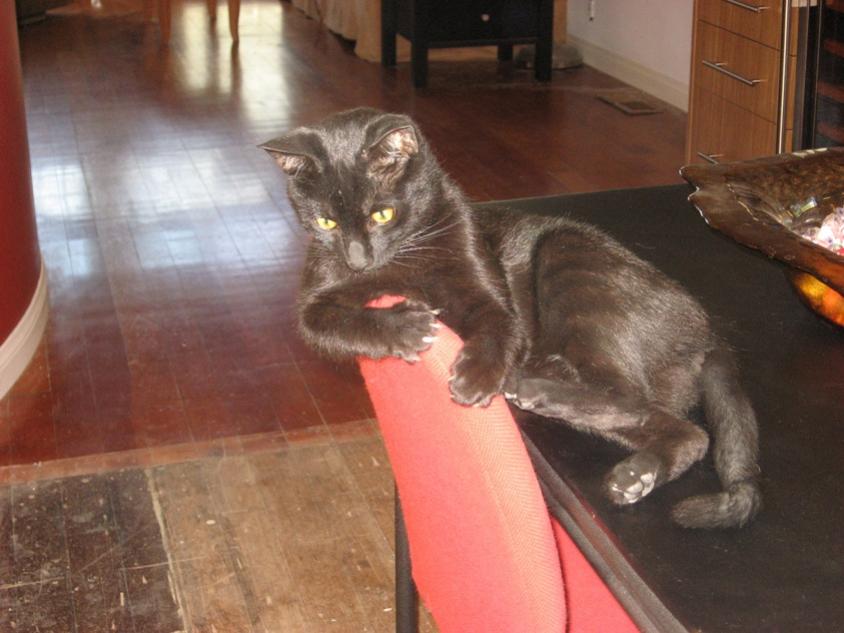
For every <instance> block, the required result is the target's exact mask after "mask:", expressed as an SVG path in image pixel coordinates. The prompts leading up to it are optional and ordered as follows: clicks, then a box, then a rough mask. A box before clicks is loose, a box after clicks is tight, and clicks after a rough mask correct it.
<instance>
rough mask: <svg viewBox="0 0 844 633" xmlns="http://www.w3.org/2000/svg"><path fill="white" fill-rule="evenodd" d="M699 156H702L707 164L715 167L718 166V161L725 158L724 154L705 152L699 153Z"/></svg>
mask: <svg viewBox="0 0 844 633" xmlns="http://www.w3.org/2000/svg"><path fill="white" fill-rule="evenodd" d="M697 155H698V156H700V157H701V158H702V159H703V160H705V161H706V162H707V163H712V164H713V165H717V164H718V161H717V160H716V159H718V158H721V157H722V156H723V154H704V153H703V152H697Z"/></svg>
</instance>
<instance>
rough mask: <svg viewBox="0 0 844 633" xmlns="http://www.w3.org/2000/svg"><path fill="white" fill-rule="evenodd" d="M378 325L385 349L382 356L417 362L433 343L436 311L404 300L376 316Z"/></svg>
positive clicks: (435, 330) (412, 301) (435, 328)
mask: <svg viewBox="0 0 844 633" xmlns="http://www.w3.org/2000/svg"><path fill="white" fill-rule="evenodd" d="M380 316H381V317H382V321H383V322H382V324H381V328H380V331H379V333H378V336H379V339H380V342H381V343H382V344H383V345H384V347H385V350H384V351H385V353H384V355H385V356H398V357H399V358H402V359H404V360H406V361H408V362H411V363H412V362H416V361H418V360H419V353H420V352H423V351H425V350H426V349H428V348H429V347H431V345H432V344H433V342H434V341H435V340H436V332H437V329H439V327H440V325H439V324H438V323H437V315H436V311H434V310H431V308H429V307H428V306H427V305H426V304H424V303H422V302H421V301H414V300H411V299H408V300H406V301H402V302H401V303H399V304H396V305H395V306H393V307H392V308H387V309H384V310H383V312H381V313H380Z"/></svg>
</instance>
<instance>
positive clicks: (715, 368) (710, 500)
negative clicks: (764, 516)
mask: <svg viewBox="0 0 844 633" xmlns="http://www.w3.org/2000/svg"><path fill="white" fill-rule="evenodd" d="M701 381H702V391H703V405H704V410H705V412H706V421H707V423H708V425H709V427H710V429H711V430H712V435H713V438H714V459H715V470H716V471H717V472H718V477H719V478H720V479H721V485H722V486H723V488H724V491H723V492H720V493H717V494H711V495H702V496H698V497H691V498H689V499H686V500H685V501H682V502H681V503H679V504H677V505H676V506H675V507H674V509H673V511H672V517H673V519H674V520H675V521H676V522H677V523H679V524H680V525H682V526H683V527H688V528H729V527H741V526H743V525H744V524H746V523H747V522H748V521H750V520H751V519H752V518H753V517H754V516H755V515H756V513H757V512H758V511H759V509H760V508H761V507H762V495H761V493H760V491H759V484H758V482H757V478H758V476H759V465H758V461H757V460H758V453H759V448H758V447H759V431H758V428H757V426H756V416H755V414H754V413H753V407H751V405H750V401H749V400H748V399H747V396H746V395H745V394H744V392H743V391H742V389H741V386H740V385H739V378H738V370H737V367H736V363H735V359H734V358H733V354H732V352H731V351H730V350H729V349H728V348H727V347H726V346H724V345H719V346H718V347H717V348H716V349H714V350H713V351H712V352H710V353H709V354H708V355H707V357H706V360H705V361H704V364H703V371H702V375H701Z"/></svg>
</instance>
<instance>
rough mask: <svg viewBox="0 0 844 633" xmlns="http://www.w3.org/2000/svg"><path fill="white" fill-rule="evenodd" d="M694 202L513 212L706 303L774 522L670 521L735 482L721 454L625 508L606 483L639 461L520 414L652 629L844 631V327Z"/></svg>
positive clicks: (583, 539) (680, 199) (592, 197)
mask: <svg viewBox="0 0 844 633" xmlns="http://www.w3.org/2000/svg"><path fill="white" fill-rule="evenodd" d="M689 193H691V189H690V188H689V187H687V186H685V185H678V186H670V187H658V188H647V189H632V190H619V191H607V192H599V193H593V194H583V195H571V196H557V197H550V198H536V199H526V200H516V201H508V202H507V203H505V204H507V206H510V207H514V208H518V209H520V210H523V211H525V212H531V213H537V214H554V215H557V214H559V213H560V212H564V213H567V214H569V215H571V216H572V217H576V218H580V219H584V220H587V221H589V222H592V223H593V224H596V225H598V226H601V227H603V228H604V229H605V230H607V231H608V232H609V233H610V234H612V235H614V236H615V237H616V238H618V239H619V240H620V241H621V242H623V243H624V244H626V245H627V246H628V247H629V248H631V249H632V250H633V251H635V252H636V253H637V254H639V255H640V256H641V257H643V258H645V259H647V260H649V261H651V262H653V263H654V264H656V265H657V266H658V267H659V268H661V269H662V270H663V271H665V272H666V273H667V274H669V275H670V276H672V277H674V278H675V279H677V280H678V281H680V282H681V283H683V284H684V285H685V286H686V287H687V288H688V289H689V290H690V291H691V292H692V294H693V295H695V296H696V297H697V298H698V299H699V300H700V301H701V303H702V304H703V305H704V306H705V307H706V309H707V310H708V311H709V313H710V315H711V316H712V318H713V321H714V323H715V327H716V329H717V330H718V331H719V333H720V334H721V335H722V336H724V337H725V338H726V339H727V340H728V341H729V342H730V344H731V345H732V346H733V347H734V348H735V349H736V351H737V353H738V356H739V360H740V363H741V367H742V377H743V382H744V385H745V388H746V390H747V392H748V395H749V396H750V398H751V400H752V401H753V404H754V407H755V409H756V413H757V417H758V419H759V425H760V434H761V466H762V480H761V483H762V488H763V495H764V501H765V506H764V508H763V510H762V513H761V514H760V515H759V516H758V517H757V519H756V520H755V521H754V522H753V523H751V524H750V525H749V526H747V527H745V528H743V529H741V530H729V531H714V532H708V531H695V530H684V529H682V528H679V527H676V526H674V525H673V524H672V523H671V522H670V519H669V510H670V508H671V507H672V506H673V505H674V504H675V503H676V502H677V501H679V500H680V499H683V498H685V497H688V496H691V495H693V494H700V493H702V492H707V491H715V490H717V489H718V488H719V485H718V480H717V477H716V475H715V471H714V468H713V465H712V462H711V459H709V458H708V459H707V460H704V462H702V463H700V464H698V465H696V466H695V467H693V468H692V469H691V471H689V472H688V473H686V474H685V475H684V476H683V477H681V478H680V479H679V480H678V481H676V482H673V483H671V484H668V485H667V486H665V487H664V488H661V489H659V490H657V491H655V492H654V493H652V494H651V495H650V496H649V497H647V498H646V499H644V500H643V501H642V502H640V503H638V504H635V505H634V506H629V507H624V508H618V507H616V506H613V505H612V504H611V503H609V502H608V501H607V500H606V498H605V497H604V496H603V494H602V492H601V481H602V478H603V476H604V474H605V473H606V472H607V471H608V470H609V469H610V467H611V466H612V465H614V464H615V463H616V462H617V461H618V460H620V459H621V458H622V456H623V455H624V453H623V452H622V451H621V450H620V449H617V448H615V447H613V446H611V445H609V444H607V443H605V442H603V441H601V440H598V439H595V438H592V437H589V436H585V435H582V434H579V433H577V432H575V431H572V430H571V429H568V428H567V427H565V426H564V425H562V424H560V423H557V422H554V421H552V420H548V419H544V418H541V417H538V416H533V415H530V414H527V413H524V412H519V413H518V414H517V417H518V420H519V423H520V425H521V427H522V430H523V432H524V434H525V437H526V442H527V444H528V449H529V452H530V453H531V457H532V459H533V460H534V465H535V467H536V470H537V473H538V474H539V477H540V481H541V484H542V486H543V490H544V492H545V495H546V499H547V501H548V504H549V506H550V507H551V509H552V511H553V512H554V514H555V515H556V516H557V518H558V519H559V520H560V521H561V522H562V523H563V524H564V525H565V526H566V528H567V529H568V530H569V532H570V533H571V535H572V537H573V538H574V540H575V541H576V542H577V543H578V545H579V546H580V547H581V549H582V550H583V552H584V553H585V554H586V556H587V558H589V560H590V561H591V562H592V564H593V565H594V566H595V568H596V569H597V570H598V572H599V573H600V574H601V576H602V577H603V578H604V580H605V582H606V583H607V584H608V586H609V587H610V588H611V589H612V590H613V591H614V593H615V594H616V596H617V597H618V599H619V600H620V602H621V603H622V604H623V605H624V606H625V607H626V608H627V610H628V611H629V612H630V614H631V616H632V617H633V619H634V620H635V621H636V623H637V624H638V625H639V627H640V628H641V629H642V630H643V631H705V632H717V633H720V632H722V631H746V632H748V633H751V632H752V633H760V632H767V631H782V632H783V633H795V632H799V631H812V632H826V631H830V632H831V631H844V494H842V493H844V330H842V329H840V328H835V327H833V326H831V325H829V324H827V323H826V322H824V321H822V320H820V319H819V318H818V317H816V316H815V315H814V314H812V313H811V312H809V311H808V310H807V309H806V308H805V307H803V305H802V304H801V303H800V302H799V301H798V299H797V296H796V295H795V294H794V292H793V291H792V290H791V288H790V287H789V285H788V283H787V282H786V280H785V277H784V276H783V274H782V272H781V269H780V265H779V264H778V263H776V262H775V261H773V260H768V259H766V258H764V257H763V256H760V255H759V254H757V253H756V252H754V251H751V250H749V249H745V248H744V247H741V246H739V245H737V244H736V243H735V242H733V241H732V240H730V239H728V238H726V237H724V236H722V235H721V234H719V233H717V232H715V231H713V230H712V229H710V228H709V227H707V226H706V224H705V222H704V221H703V220H702V219H701V217H700V216H699V215H698V213H697V211H696V210H695V209H694V207H693V206H692V205H691V204H690V203H689V202H688V201H687V199H686V198H687V196H688V194H689ZM499 204H500V203H499ZM480 206H483V205H480ZM695 416H696V417H697V419H698V420H702V419H703V418H702V414H701V413H700V412H697V413H696V414H695ZM695 416H693V417H695Z"/></svg>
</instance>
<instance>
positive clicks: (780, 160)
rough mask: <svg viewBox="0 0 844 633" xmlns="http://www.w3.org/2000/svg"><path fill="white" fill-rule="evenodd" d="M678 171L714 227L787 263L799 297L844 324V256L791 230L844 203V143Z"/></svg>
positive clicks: (836, 321)
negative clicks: (808, 219)
mask: <svg viewBox="0 0 844 633" xmlns="http://www.w3.org/2000/svg"><path fill="white" fill-rule="evenodd" d="M680 174H681V175H682V176H683V178H685V179H686V180H687V181H689V182H690V183H691V184H692V185H694V186H695V187H696V189H697V190H696V191H695V192H694V193H693V194H691V195H690V196H689V200H690V201H691V202H692V203H693V204H694V205H695V207H696V208H697V210H698V211H699V212H700V214H701V215H702V216H703V218H704V219H705V220H706V222H707V223H708V224H709V225H710V226H711V227H712V228H714V229H717V230H718V231H721V232H722V233H724V234H725V235H728V236H729V237H731V238H732V239H734V240H735V241H737V242H739V243H740V244H743V245H745V246H749V247H750V248H754V249H756V250H759V251H761V252H763V253H765V254H766V255H768V256H769V257H772V258H774V259H777V260H779V261H781V262H783V263H784V264H786V265H787V266H788V269H787V271H786V276H787V277H788V279H789V281H790V282H791V284H792V286H793V287H794V289H795V291H796V292H797V294H798V296H799V297H800V298H801V299H802V300H803V302H804V303H805V304H806V305H807V306H808V307H809V308H811V309H812V310H813V311H814V312H816V313H817V314H819V315H820V316H822V317H823V318H825V319H827V320H828V321H830V322H832V323H835V324H836V325H839V326H842V327H844V296H842V295H844V257H842V256H841V255H837V254H836V253H835V252H833V251H832V250H830V249H827V248H824V247H823V246H820V245H818V244H815V243H814V242H812V241H810V240H808V239H805V238H803V237H801V236H800V235H799V234H798V233H796V232H795V230H798V228H799V225H800V224H801V223H802V222H804V221H806V218H807V217H811V218H813V219H817V218H819V217H822V216H823V215H825V214H826V213H830V212H832V210H833V209H834V208H835V207H838V206H842V205H844V148H828V149H819V150H805V151H801V152H793V153H790V154H779V155H777V156H770V157H766V158H759V159H754V160H748V161H738V162H734V163H724V164H718V165H686V166H685V167H683V168H682V169H680ZM807 209H808V210H810V212H811V215H807V214H806V210H807Z"/></svg>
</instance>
